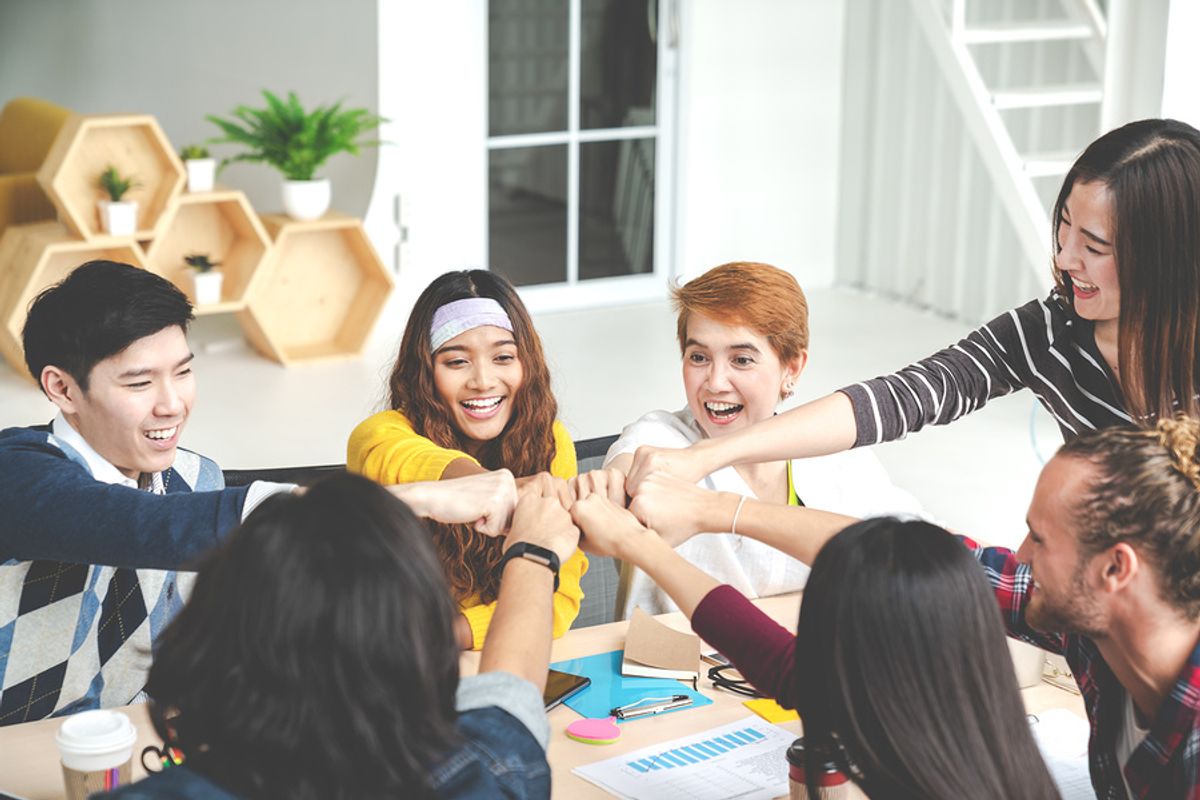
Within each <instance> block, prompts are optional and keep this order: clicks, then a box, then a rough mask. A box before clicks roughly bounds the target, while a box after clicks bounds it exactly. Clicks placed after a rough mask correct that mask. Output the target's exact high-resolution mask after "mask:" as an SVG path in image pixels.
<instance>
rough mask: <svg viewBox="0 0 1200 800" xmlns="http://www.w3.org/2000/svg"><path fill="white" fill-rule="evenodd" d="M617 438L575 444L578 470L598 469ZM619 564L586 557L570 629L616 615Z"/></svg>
mask: <svg viewBox="0 0 1200 800" xmlns="http://www.w3.org/2000/svg"><path fill="white" fill-rule="evenodd" d="M616 440H617V437H616V436H615V435H614V436H600V437H597V438H595V439H584V440H582V441H579V442H576V443H575V459H576V460H577V461H578V462H579V473H580V474H583V473H585V472H588V471H589V470H593V469H599V468H600V467H601V466H602V465H603V464H604V456H605V454H606V453H607V452H608V448H610V447H612V444H613V442H615V441H616ZM620 572H621V570H620V566H619V564H618V563H617V561H616V560H615V559H612V558H609V557H608V556H588V571H587V573H585V574H584V576H583V579H582V580H580V581H579V586H580V588H581V589H583V605H582V606H580V608H579V616H578V617H576V618H575V622H574V623H573V624H572V625H571V627H572V628H588V627H591V626H592V625H604V624H605V623H608V622H613V621H614V620H616V618H617V613H616V612H617V587H618V585H619V584H620V577H621V576H620Z"/></svg>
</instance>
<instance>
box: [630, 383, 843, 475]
mask: <svg viewBox="0 0 1200 800" xmlns="http://www.w3.org/2000/svg"><path fill="white" fill-rule="evenodd" d="M856 435H857V428H856V426H855V422H854V408H853V407H852V406H851V405H850V398H849V397H847V396H846V395H844V394H842V393H841V392H834V393H833V394H831V395H827V396H825V397H822V398H821V399H820V400H814V401H812V402H811V403H806V404H805V405H802V406H800V407H798V408H793V409H792V410H790V411H786V412H784V413H782V414H778V415H776V416H774V417H771V418H770V419H766V420H763V421H762V422H759V423H756V424H754V425H751V426H750V427H749V428H746V429H745V430H742V431H739V432H738V433H732V434H729V435H728V436H721V437H718V438H715V439H702V440H701V441H699V442H696V443H695V444H694V445H692V446H691V447H687V448H682V449H678V450H670V449H665V448H657V447H639V448H638V450H637V452H636V453H635V454H634V456H633V461H632V464H631V465H630V467H629V469H628V470H626V472H627V474H628V475H629V478H628V481H627V482H626V490H627V491H628V492H629V493H630V494H637V490H638V487H639V486H640V485H641V483H642V481H644V480H645V479H646V476H648V475H649V474H650V473H652V472H667V473H669V474H671V475H674V476H676V477H678V478H683V479H684V480H686V481H688V482H690V483H695V482H696V481H698V480H700V479H701V478H703V477H704V476H705V475H708V474H710V473H712V472H715V471H717V470H718V469H720V468H721V467H727V466H730V465H731V464H746V463H753V462H763V461H782V460H784V459H789V458H802V457H809V456H822V455H828V454H829V453H838V452H841V451H842V450H848V449H849V448H850V447H851V446H853V444H854V440H855V437H856Z"/></svg>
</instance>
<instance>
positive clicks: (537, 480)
mask: <svg viewBox="0 0 1200 800" xmlns="http://www.w3.org/2000/svg"><path fill="white" fill-rule="evenodd" d="M529 493H534V494H537V495H540V496H542V497H557V498H558V502H560V503H561V504H562V507H563V508H564V509H567V510H569V509H570V508H571V503H572V502H574V498H573V497H572V495H571V488H570V486H568V485H567V482H566V481H565V480H563V479H562V478H556V477H554V476H553V475H551V474H550V473H549V472H539V473H537V474H536V475H526V476H525V477H524V478H517V494H518V495H519V496H520V497H524V496H525V495H526V494H529Z"/></svg>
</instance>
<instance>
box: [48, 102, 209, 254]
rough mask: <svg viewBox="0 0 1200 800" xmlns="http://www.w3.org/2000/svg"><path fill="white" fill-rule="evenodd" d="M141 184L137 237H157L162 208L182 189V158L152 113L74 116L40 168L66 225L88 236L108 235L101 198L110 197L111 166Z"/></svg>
mask: <svg viewBox="0 0 1200 800" xmlns="http://www.w3.org/2000/svg"><path fill="white" fill-rule="evenodd" d="M110 164H111V165H112V166H114V167H116V168H117V171H118V172H119V173H120V174H121V175H122V176H126V177H128V176H132V177H134V178H136V179H137V182H138V184H139V186H137V187H135V188H133V189H130V190H129V193H128V194H127V195H126V199H128V200H137V201H138V223H137V231H136V232H135V233H134V235H133V237H132V238H134V239H141V240H145V239H153V238H154V237H155V236H156V235H157V233H158V225H159V223H160V221H161V218H162V215H163V212H164V211H165V210H166V209H167V206H168V205H169V204H170V202H171V200H172V199H174V198H175V197H176V196H177V195H178V194H180V192H181V191H182V190H183V185H184V183H185V182H186V173H185V172H184V168H183V162H182V161H180V160H179V157H178V156H177V155H175V151H174V150H173V149H172V148H171V145H170V142H168V141H167V137H166V136H165V135H164V134H163V132H162V128H160V127H159V126H158V122H157V121H155V119H154V117H153V116H150V115H149V114H73V115H72V116H71V117H70V118H69V119H68V120H67V122H66V123H65V124H64V125H63V127H62V130H60V131H59V132H58V137H57V138H56V139H55V140H54V144H53V145H51V147H50V152H49V153H48V154H47V156H46V160H45V162H44V163H43V164H42V168H41V170H40V171H39V172H38V176H37V179H38V183H39V184H41V186H42V188H43V189H44V190H45V192H46V194H47V195H48V196H49V197H50V200H51V202H53V203H54V206H55V207H56V208H57V209H58V212H59V215H60V217H61V219H62V221H63V222H64V223H66V225H67V227H68V228H70V229H71V230H72V231H74V232H75V233H76V234H77V235H79V236H82V237H83V238H84V239H95V238H101V237H104V236H105V234H104V232H103V229H102V228H101V226H100V218H99V211H98V209H97V206H96V201H97V200H100V199H104V198H105V193H104V190H103V189H101V188H100V186H99V184H98V181H99V179H100V173H101V172H103V171H104V170H105V168H107V167H108V166H109V165H110Z"/></svg>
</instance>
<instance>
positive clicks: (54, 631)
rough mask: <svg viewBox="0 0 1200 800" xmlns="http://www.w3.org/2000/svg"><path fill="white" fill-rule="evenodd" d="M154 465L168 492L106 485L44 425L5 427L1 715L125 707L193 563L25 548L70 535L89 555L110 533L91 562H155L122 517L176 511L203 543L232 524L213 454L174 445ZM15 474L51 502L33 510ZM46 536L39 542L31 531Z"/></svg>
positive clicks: (152, 518) (183, 556) (9, 719)
mask: <svg viewBox="0 0 1200 800" xmlns="http://www.w3.org/2000/svg"><path fill="white" fill-rule="evenodd" d="M81 468H82V470H83V472H82V473H81V472H80V469H81ZM10 471H12V472H18V471H19V473H20V474H19V475H14V474H9V473H10ZM31 471H32V472H33V473H34V474H32V475H31V474H30V472H31ZM161 475H162V483H163V488H164V490H165V495H164V496H159V497H154V496H150V495H149V493H148V492H141V491H139V490H135V489H131V488H129V487H126V486H114V485H110V484H103V483H101V482H99V481H96V480H94V479H92V478H91V477H90V476H91V472H90V471H89V470H88V466H87V463H86V461H85V460H84V459H83V458H82V457H81V456H80V455H79V454H78V453H76V452H75V451H74V450H73V449H72V448H71V447H70V446H69V445H67V444H65V443H63V442H61V441H59V440H58V439H56V438H55V437H54V436H53V434H51V433H50V432H49V431H48V430H46V429H10V430H7V431H3V432H0V483H3V484H4V485H5V486H8V487H10V489H9V490H8V491H7V492H5V491H3V490H0V515H3V516H4V517H5V519H3V520H0V525H3V526H7V527H9V528H10V529H9V530H7V531H4V533H3V534H2V535H0V725H11V724H15V723H19V722H27V721H30V720H35V719H41V718H43V717H48V716H58V715H63V714H70V713H74V712H76V711H81V710H85V709H90V708H103V707H111V706H120V705H125V704H128V703H130V702H131V701H133V700H135V699H136V698H137V697H138V695H139V694H140V693H141V691H142V688H143V686H144V685H145V682H146V675H147V671H148V670H149V667H150V658H151V645H152V643H153V641H154V640H155V639H156V638H157V636H158V634H159V633H160V632H161V631H162V630H163V628H164V627H165V626H166V624H167V623H168V622H169V621H170V620H171V619H172V618H173V617H174V615H175V614H176V613H177V612H178V611H179V609H180V608H181V607H182V605H183V601H184V598H185V596H186V594H187V593H188V592H189V591H190V588H191V584H192V581H193V579H194V577H195V576H194V573H190V572H182V573H180V572H176V571H174V570H166V569H134V568H131V567H129V566H104V565H99V564H94V563H93V564H89V563H77V562H76V561H72V560H57V559H53V560H52V559H46V560H41V559H38V558H29V557H28V555H26V556H25V557H24V558H22V557H21V555H20V554H22V553H25V554H27V553H30V552H37V551H39V550H42V551H45V552H47V553H54V554H58V553H62V554H64V555H68V554H70V553H71V552H72V550H73V544H72V542H78V543H79V546H78V550H79V552H80V553H81V554H84V555H85V558H86V555H88V554H92V555H95V554H96V551H97V549H98V548H99V549H101V550H102V549H103V548H104V547H105V544H106V541H111V548H110V550H111V555H112V558H108V557H107V556H108V555H109V553H108V552H106V553H105V557H104V558H103V559H97V560H106V561H109V563H110V564H117V565H122V564H135V565H139V566H140V565H142V564H152V565H155V566H158V563H157V562H160V561H164V560H166V559H167V556H164V555H163V554H161V553H151V552H147V554H146V557H145V558H139V553H138V552H137V537H136V536H134V535H132V534H130V535H126V526H128V528H133V527H135V526H138V525H139V524H141V523H142V522H143V521H145V522H146V524H147V526H148V527H150V528H154V525H155V524H156V523H157V524H158V525H159V527H163V526H164V525H165V523H164V522H163V521H162V520H163V519H165V516H164V515H170V514H172V512H177V515H176V517H177V518H176V519H175V520H172V523H171V524H172V526H174V525H176V524H177V523H179V520H178V515H183V516H184V517H185V519H184V520H183V521H182V524H183V526H184V528H185V529H186V528H187V527H189V526H190V527H191V529H192V530H193V531H195V530H197V529H199V530H200V531H201V532H202V533H203V534H204V535H203V536H200V535H196V536H193V537H192V538H194V539H201V540H203V541H202V544H203V546H204V548H205V549H206V548H207V546H211V545H212V544H215V543H216V541H218V540H219V538H220V535H221V534H222V533H224V532H227V531H228V529H230V528H232V527H233V526H234V525H236V523H237V521H238V519H239V518H240V507H241V501H242V499H243V498H244V493H242V492H236V491H235V490H227V491H225V492H212V491H211V490H218V489H222V488H223V487H224V479H223V477H222V474H221V471H220V469H219V468H218V467H217V465H216V464H215V463H214V462H212V461H210V460H209V459H206V458H204V457H202V456H199V455H197V454H195V453H192V452H189V451H185V450H179V451H178V454H177V456H176V460H175V463H174V465H173V466H172V467H170V468H169V469H167V470H166V471H164V472H163V473H161ZM10 479H11V480H10ZM13 483H17V484H22V485H23V488H24V489H25V490H27V491H28V490H30V489H33V490H34V491H36V490H37V487H38V486H42V487H45V490H46V491H47V492H50V493H52V494H53V497H54V501H53V502H50V503H45V504H44V506H43V507H40V508H39V507H38V504H37V503H36V502H32V501H30V499H29V498H25V502H24V503H22V502H20V501H21V498H19V497H14V496H13V494H14V493H15V492H19V491H20V489H12V488H11V487H12V485H13ZM203 491H209V492H211V493H210V495H209V496H210V497H211V498H212V502H211V503H203V504H197V503H194V502H193V503H180V502H179V500H181V499H182V498H180V497H178V496H179V495H181V494H183V493H193V492H203ZM227 494H233V495H236V496H235V497H232V498H230V497H226V498H224V499H225V501H226V502H220V498H219V496H220V495H227ZM41 499H43V500H44V499H45V498H41ZM194 499H195V500H201V499H202V498H200V497H196V498H194ZM231 500H232V501H235V502H232V503H231V502H229V501H231ZM64 505H65V506H66V508H64ZM154 505H160V506H163V508H161V509H158V510H157V511H156V512H155V513H152V514H143V513H138V511H137V510H138V509H145V508H146V507H147V506H154ZM72 506H73V507H72ZM31 507H32V508H33V509H34V510H33V511H32V512H30V511H28V509H29V508H31ZM39 517H41V518H43V519H44V527H43V526H40V525H39ZM189 517H190V519H189ZM71 519H73V520H74V521H75V523H74V524H76V525H77V527H78V531H77V532H75V533H74V534H70V533H67V534H64V532H63V530H62V529H63V527H64V523H65V521H69V520H71ZM67 524H69V523H67ZM153 532H154V531H153V530H152V531H150V533H153ZM43 535H44V541H37V540H38V539H39V537H42V536H43ZM165 538H168V539H170V538H171V537H169V536H167V537H165ZM97 540H99V541H97ZM178 552H179V558H178V560H177V562H176V564H177V565H182V564H184V563H187V562H188V561H189V560H190V559H191V558H192V557H194V555H195V553H188V552H185V551H184V549H183V548H180V549H179V551H178ZM14 553H17V554H18V557H12V556H13V554H14ZM85 558H80V559H79V561H83V560H85Z"/></svg>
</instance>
